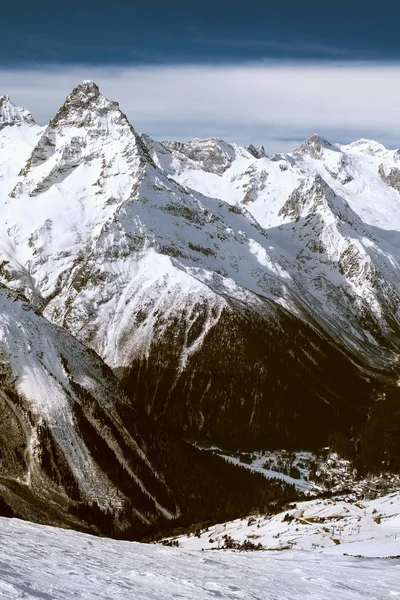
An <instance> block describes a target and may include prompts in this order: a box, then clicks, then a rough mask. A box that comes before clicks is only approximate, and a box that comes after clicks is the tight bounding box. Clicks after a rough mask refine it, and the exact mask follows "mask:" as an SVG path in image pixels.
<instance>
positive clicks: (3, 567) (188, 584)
mask: <svg viewBox="0 0 400 600" xmlns="http://www.w3.org/2000/svg"><path fill="white" fill-rule="evenodd" d="M0 541H1V543H0V598H2V599H3V598H4V599H6V600H14V599H16V598H25V599H27V600H29V599H32V600H33V599H35V600H37V599H41V600H67V599H68V600H70V599H72V598H79V599H80V600H99V599H102V598H104V599H106V598H107V599H108V600H117V599H120V600H123V599H124V600H125V599H130V598H132V599H136V598H137V599H139V598H140V600H172V599H174V600H177V599H182V600H192V599H193V600H206V599H216V598H220V599H229V600H239V599H244V598H245V599H246V600H270V599H272V598H273V599H275V600H299V599H307V600H311V599H313V600H322V599H323V600H337V599H338V598H340V600H361V599H362V600H366V599H371V600H372V599H374V600H384V599H386V598H387V599H391V598H396V597H397V596H400V560H383V559H375V560H371V559H359V558H350V557H342V556H330V555H325V554H317V553H312V552H304V551H294V550H291V551H283V552H252V553H239V552H234V551H214V552H211V551H208V552H201V551H189V550H183V549H177V548H164V547H162V546H156V545H145V544H139V543H131V542H120V541H114V540H109V539H101V538H96V537H91V536H89V535H85V534H80V533H76V532H73V531H66V530H60V529H53V528H51V527H44V526H39V525H32V524H29V523H25V522H23V521H19V520H15V519H4V518H2V519H0Z"/></svg>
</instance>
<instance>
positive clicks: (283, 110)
mask: <svg viewBox="0 0 400 600" xmlns="http://www.w3.org/2000/svg"><path fill="white" fill-rule="evenodd" d="M84 79H93V80H94V81H96V82H97V83H98V84H99V86H100V88H101V91H102V92H103V93H104V94H105V95H106V96H107V97H109V98H111V99H113V100H117V101H118V102H119V103H120V106H121V109H122V110H123V111H124V112H125V113H126V114H127V115H128V117H129V119H130V121H131V123H132V124H133V125H134V127H135V128H136V129H137V130H138V131H141V132H145V133H148V134H149V135H151V136H152V137H155V138H158V139H167V138H168V139H181V140H184V139H189V138H191V137H210V136H218V137H223V138H225V139H227V140H230V141H237V142H239V143H243V144H247V143H250V142H252V143H255V144H264V145H265V146H266V148H267V150H269V151H270V152H275V151H280V150H281V151H284V150H290V149H293V148H294V147H295V146H296V145H297V144H298V141H299V140H302V139H305V138H306V137H308V136H309V135H311V134H313V133H319V134H320V135H323V136H324V137H326V138H328V139H330V140H331V141H333V142H335V141H339V142H348V141H352V140H355V139H358V138H360V137H369V138H373V139H377V140H378V141H381V142H382V143H384V144H386V145H387V146H389V147H398V146H400V103H399V101H398V99H399V97H400V65H398V64H371V63H342V64H338V63H336V64H335V63H323V64H322V63H320V64H317V63H315V64H301V63H291V64H289V63H258V64H248V65H236V66H227V65H198V66H195V65H185V66H173V65H171V66H135V67H118V68H105V67H83V66H82V67H72V66H59V67H49V68H41V69H34V70H33V69H31V70H20V69H18V70H6V69H2V70H0V94H1V93H7V94H9V95H10V96H11V99H12V100H13V101H14V102H15V103H17V104H22V105H24V106H25V107H26V108H28V109H29V110H30V111H31V112H32V114H33V116H34V117H35V118H36V120H37V121H38V122H39V123H45V122H47V121H48V120H49V119H50V117H51V116H53V115H54V113H55V112H56V111H57V109H58V108H59V106H60V105H61V104H62V103H63V101H64V98H65V96H66V95H67V94H68V93H69V92H70V91H71V90H72V88H73V87H75V86H76V85H77V84H78V83H79V82H80V81H82V80H84Z"/></svg>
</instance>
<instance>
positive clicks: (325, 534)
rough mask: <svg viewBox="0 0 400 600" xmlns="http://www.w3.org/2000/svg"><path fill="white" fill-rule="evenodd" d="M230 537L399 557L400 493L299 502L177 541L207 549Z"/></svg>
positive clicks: (270, 546) (277, 546) (269, 545)
mask: <svg viewBox="0 0 400 600" xmlns="http://www.w3.org/2000/svg"><path fill="white" fill-rule="evenodd" d="M226 535H228V536H230V537H232V538H233V539H234V540H235V541H237V542H239V543H242V542H245V541H246V540H247V541H251V542H252V543H254V544H256V545H257V544H261V545H262V546H263V548H265V549H266V550H280V551H283V550H285V551H286V550H287V549H292V548H293V549H297V550H306V551H314V552H318V553H327V554H330V555H332V554H334V555H349V556H363V557H369V558H373V557H374V558H379V557H380V558H382V557H397V558H399V557H400V492H398V491H397V492H394V493H391V494H389V495H387V496H383V497H381V498H377V499H376V500H368V501H350V500H349V499H346V498H329V499H314V500H307V501H304V502H297V503H296V505H295V506H293V507H292V508H288V509H287V510H286V511H284V512H282V513H279V514H277V515H273V516H261V515H254V516H252V517H250V518H247V519H237V520H235V521H231V522H228V523H221V524H219V525H215V526H213V527H210V528H209V530H208V531H206V532H203V533H202V534H201V536H200V537H197V536H194V535H191V536H190V537H186V536H182V537H180V538H177V539H178V541H179V544H180V546H181V547H183V548H187V549H191V550H201V549H205V550H206V549H210V548H220V547H222V546H224V545H225V541H224V536H226ZM210 540H211V541H210ZM399 586H400V578H399ZM399 591H400V587H399Z"/></svg>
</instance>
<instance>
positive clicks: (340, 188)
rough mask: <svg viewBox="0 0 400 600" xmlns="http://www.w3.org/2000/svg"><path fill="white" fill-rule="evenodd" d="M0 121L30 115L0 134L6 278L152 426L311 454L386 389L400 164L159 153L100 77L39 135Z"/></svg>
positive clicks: (178, 150) (25, 125) (209, 150)
mask: <svg viewBox="0 0 400 600" xmlns="http://www.w3.org/2000/svg"><path fill="white" fill-rule="evenodd" d="M7 102H8V101H7ZM9 114H19V115H20V114H21V115H24V118H22V117H21V118H15V119H14V121H13V122H15V124H16V126H10V124H8V125H6V126H4V127H3V128H2V129H1V131H0V147H1V144H3V147H4V148H6V149H7V151H6V152H4V157H3V158H2V162H1V163H0V182H1V186H0V194H1V196H0V202H1V211H2V215H3V220H2V223H1V224H0V277H1V280H2V281H3V283H5V284H6V285H7V286H8V287H9V288H11V289H13V290H15V291H17V292H20V293H23V294H24V295H25V296H26V297H27V298H28V299H29V300H30V301H31V302H32V304H33V306H34V307H36V309H37V310H40V311H42V312H43V314H44V315H45V316H46V317H47V318H48V319H49V320H50V321H52V322H53V323H56V324H58V325H61V326H62V327H64V328H65V329H67V330H68V331H69V332H70V333H72V334H73V335H74V336H76V337H77V338H78V339H79V340H81V341H83V342H84V343H85V344H86V345H88V346H90V347H91V348H92V349H93V350H95V351H96V352H97V353H98V354H99V355H100V356H101V357H102V358H103V359H104V361H105V362H106V363H107V364H108V365H109V366H110V367H111V368H112V369H113V370H114V372H115V373H116V374H117V375H118V377H119V378H120V379H121V381H122V383H123V384H124V386H125V389H126V391H127V392H128V395H129V396H130V398H131V399H132V400H133V401H135V402H136V403H137V404H140V405H141V407H143V408H144V409H145V410H146V411H147V413H148V414H150V415H151V416H152V417H154V418H156V419H161V420H164V421H166V422H168V423H169V424H172V425H175V426H178V427H179V428H180V429H183V430H184V431H186V432H189V433H191V434H193V436H194V437H197V438H199V437H210V438H212V439H214V440H215V441H221V442H225V443H227V442H228V443H229V444H234V445H238V446H240V445H242V446H243V445H259V446H267V445H268V446H270V447H274V446H276V445H277V444H282V445H283V444H284V445H285V446H287V445H292V446H296V445H297V446H298V445H306V446H307V445H310V444H311V445H314V446H318V445H320V444H321V443H324V442H325V441H326V440H327V438H328V436H329V434H331V433H336V432H344V433H348V432H349V431H350V430H351V428H352V427H353V426H354V425H356V424H358V423H359V422H360V420H363V419H364V418H365V415H366V410H367V408H368V407H369V405H370V404H371V402H372V401H373V400H374V399H376V398H377V397H378V393H380V392H382V390H383V386H384V385H389V384H390V385H391V384H392V383H395V380H396V375H395V368H396V364H397V360H398V352H399V340H400V337H399V333H400V332H399V322H400V314H399V308H398V307H399V306H400V303H399V301H400V278H399V261H400V233H399V230H400V220H399V218H398V216H397V207H398V206H399V205H400V196H399V189H398V188H399V173H400V171H399V168H400V155H399V153H398V152H396V151H387V150H386V149H385V148H383V147H382V146H380V145H379V144H377V143H374V142H366V141H364V140H362V141H360V142H356V143H354V144H351V145H349V146H336V145H333V144H330V143H329V142H327V141H326V140H323V139H322V138H320V137H318V136H312V137H311V138H310V139H309V140H307V141H306V142H304V143H303V144H302V145H301V146H300V147H299V148H298V149H297V151H295V152H294V153H293V154H287V155H274V156H266V154H265V151H264V149H263V148H257V149H256V148H254V147H252V146H250V147H248V148H247V149H246V148H242V147H240V146H237V145H234V144H227V143H226V142H224V141H222V140H218V139H210V140H193V141H191V142H185V143H178V142H165V143H160V142H155V141H153V140H151V139H150V138H148V137H147V136H145V135H143V136H141V135H138V134H137V133H136V131H135V130H134V129H133V127H132V126H131V124H130V123H129V122H128V120H127V118H126V116H125V115H124V114H123V113H122V112H121V111H120V109H119V107H118V104H117V103H115V102H112V101H109V100H107V99H106V98H104V96H102V94H101V93H100V91H99V89H98V87H97V86H96V85H95V84H94V83H92V82H83V83H82V84H81V85H79V86H78V87H77V88H76V89H74V90H73V91H72V93H71V94H70V95H69V96H68V97H67V99H66V102H65V104H64V105H63V106H62V107H61V108H60V110H59V111H58V112H57V114H56V115H55V117H54V118H53V119H52V120H51V121H50V123H49V124H48V125H47V127H45V128H43V129H40V128H38V127H37V126H35V125H34V124H33V123H32V121H31V119H29V118H28V117H26V116H25V115H26V113H25V112H23V111H21V110H20V109H16V108H15V109H9V108H8V109H7V110H6V111H5V115H9ZM7 120H9V117H8V116H6V117H4V122H7ZM14 138H15V140H19V141H20V140H22V139H23V141H24V144H23V146H21V148H22V149H20V145H19V146H18V150H15V152H14V151H11V152H10V149H11V150H12V148H13V146H12V143H14V142H12V143H11V141H12V140H14ZM1 140H3V141H1ZM19 141H18V143H19ZM15 144H17V142H15ZM310 415H312V416H311V418H310Z"/></svg>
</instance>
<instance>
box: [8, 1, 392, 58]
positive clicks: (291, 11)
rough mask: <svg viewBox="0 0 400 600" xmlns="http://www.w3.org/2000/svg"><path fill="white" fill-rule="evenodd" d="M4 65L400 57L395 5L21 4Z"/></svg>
mask: <svg viewBox="0 0 400 600" xmlns="http://www.w3.org/2000/svg"><path fill="white" fill-rule="evenodd" d="M0 15H1V21H0V66H2V67H3V68H4V67H10V68H15V67H16V66H26V65H27V64H28V65H32V64H39V65H41V64H44V63H47V64H48V63H51V64H54V63H58V64H60V63H61V64H65V63H67V64H92V65H121V64H140V63H145V64H149V63H151V64H154V63H156V64H165V63H169V64H171V63H215V62H219V63H221V62H238V61H251V60H259V59H268V58H272V59H277V58H278V59H279V58H282V59H291V60H292V59H303V60H304V59H305V60H307V59H310V60H335V61H337V60H339V61H347V60H349V61H350V60H353V61H354V60H368V61H369V60H370V61H376V60H377V61H387V60H390V61H391V60H396V59H399V58H400V43H399V23H400V1H399V0H380V1H378V0H346V1H344V0H334V1H333V2H326V1H325V0H303V1H301V0H284V1H282V0H273V1H266V0H247V1H246V0H241V1H236V0H199V1H193V0H185V1H183V0H169V1H153V2H151V1H149V0H141V1H140V2H139V1H135V0H109V1H107V2H106V1H104V0H80V1H78V0H64V2H57V1H54V0H53V1H47V0H35V1H32V0H19V1H18V2H14V3H13V2H6V3H4V4H3V3H2V7H1V9H0Z"/></svg>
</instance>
